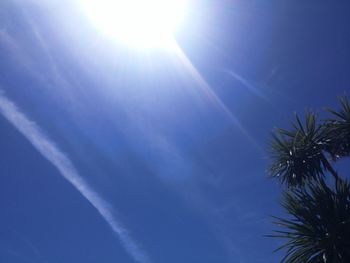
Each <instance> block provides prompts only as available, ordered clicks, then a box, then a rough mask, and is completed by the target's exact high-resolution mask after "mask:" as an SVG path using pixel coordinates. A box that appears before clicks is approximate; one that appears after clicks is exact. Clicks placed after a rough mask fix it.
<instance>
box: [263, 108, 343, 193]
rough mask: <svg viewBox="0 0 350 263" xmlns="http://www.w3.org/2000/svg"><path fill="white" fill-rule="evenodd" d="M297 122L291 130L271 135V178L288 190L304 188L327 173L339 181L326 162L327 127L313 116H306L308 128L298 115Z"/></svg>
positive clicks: (310, 114) (278, 131) (312, 114)
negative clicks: (290, 188) (274, 178)
mask: <svg viewBox="0 0 350 263" xmlns="http://www.w3.org/2000/svg"><path fill="white" fill-rule="evenodd" d="M295 118H296V122H295V123H293V122H292V129H291V130H285V129H277V132H276V134H272V141H271V150H270V157H271V159H272V164H271V166H270V167H269V173H270V175H271V176H272V177H276V178H278V179H279V181H280V182H281V183H284V184H286V186H287V187H295V186H298V187H302V186H304V185H305V184H307V183H308V182H309V181H310V180H319V179H323V178H324V176H325V173H326V172H327V171H328V172H330V173H331V174H332V175H333V176H334V177H335V178H336V179H338V175H337V173H336V171H335V170H334V169H333V167H332V166H331V165H330V163H329V161H328V159H327V158H326V151H325V146H326V145H329V144H326V143H327V142H328V141H329V139H328V137H327V135H328V134H329V132H326V129H325V126H324V125H320V124H319V123H317V118H316V115H315V113H312V112H308V113H307V114H306V117H305V124H302V122H301V120H300V118H299V116H298V115H295ZM328 130H329V129H328ZM328 130H327V131H328Z"/></svg>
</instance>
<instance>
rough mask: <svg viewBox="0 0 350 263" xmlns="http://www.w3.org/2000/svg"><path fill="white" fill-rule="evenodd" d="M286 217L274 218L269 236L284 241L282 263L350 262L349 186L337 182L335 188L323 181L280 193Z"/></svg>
mask: <svg viewBox="0 0 350 263" xmlns="http://www.w3.org/2000/svg"><path fill="white" fill-rule="evenodd" d="M282 206H283V207H284V208H285V210H286V211H287V213H288V215H289V218H288V219H284V218H277V217H274V219H275V220H276V221H275V222H274V223H275V224H277V225H278V226H279V227H280V228H282V230H276V231H275V234H274V235H271V236H272V237H278V238H284V239H286V240H287V241H286V243H285V244H284V245H282V246H281V247H280V248H278V250H286V255H285V257H284V258H283V259H282V261H281V262H282V263H300V262H303V263H311V262H337V263H346V262H350V185H349V183H348V182H346V181H343V180H339V181H338V183H337V185H336V187H335V189H334V190H332V189H331V188H329V187H328V186H327V185H326V183H325V182H324V181H323V180H319V181H313V182H312V183H310V184H309V186H308V187H306V188H302V189H300V188H293V189H290V190H288V191H286V192H285V193H284V197H283V202H282Z"/></svg>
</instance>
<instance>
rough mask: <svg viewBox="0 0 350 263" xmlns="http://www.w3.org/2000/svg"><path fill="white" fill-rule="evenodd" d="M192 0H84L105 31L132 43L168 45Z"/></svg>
mask: <svg viewBox="0 0 350 263" xmlns="http://www.w3.org/2000/svg"><path fill="white" fill-rule="evenodd" d="M187 2H188V0H82V1H81V3H82V7H83V9H84V12H85V13H86V15H87V16H88V17H89V19H90V20H91V22H92V23H93V24H94V26H96V28H97V29H98V30H100V31H101V32H102V33H103V34H105V35H106V36H108V37H111V38H113V39H115V40H118V41H120V42H122V43H124V44H126V45H128V46H133V47H138V48H155V47H156V48H167V47H169V46H171V45H172V44H173V43H172V41H173V35H174V33H175V31H176V29H177V28H178V26H179V25H180V24H181V22H182V21H183V19H184V17H185V15H186V12H187V8H188V6H187V5H188V3H187Z"/></svg>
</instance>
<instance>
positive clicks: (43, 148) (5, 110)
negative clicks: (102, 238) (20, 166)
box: [0, 90, 151, 263]
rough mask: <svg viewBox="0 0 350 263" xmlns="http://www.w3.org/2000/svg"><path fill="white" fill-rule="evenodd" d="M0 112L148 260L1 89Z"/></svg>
mask: <svg viewBox="0 0 350 263" xmlns="http://www.w3.org/2000/svg"><path fill="white" fill-rule="evenodd" d="M0 113H1V115H2V116H3V117H5V118H6V119H7V120H8V121H9V122H10V123H11V124H12V125H13V126H14V127H15V128H16V129H17V130H18V131H19V132H20V133H21V134H22V135H23V136H24V137H26V138H27V140H28V141H29V142H30V143H31V144H32V145H33V146H34V148H35V149H36V150H38V151H39V152H40V154H41V155H42V156H43V157H44V158H46V159H47V160H48V161H49V162H50V163H51V164H52V165H53V166H55V167H56V168H57V170H58V171H59V172H60V174H61V175H62V176H63V177H64V178H65V179H66V180H67V181H68V182H69V183H71V184H72V185H73V186H74V187H75V188H76V189H77V190H78V191H79V192H80V193H81V194H82V195H83V196H84V197H85V198H86V199H87V200H88V201H89V202H90V204H91V205H92V206H93V207H94V208H95V209H96V210H97V211H98V212H99V214H100V215H101V216H102V217H103V218H104V220H105V221H106V222H107V223H108V225H109V226H110V227H111V228H112V230H113V232H114V233H115V234H116V235H117V236H118V238H119V240H120V242H121V244H122V245H123V247H124V248H125V250H126V251H127V252H128V254H129V255H130V256H131V257H132V258H133V259H134V261H135V262H138V263H151V260H150V259H149V257H148V256H147V254H146V253H145V252H144V251H143V250H142V249H141V248H140V247H139V245H138V244H137V243H136V242H135V241H134V240H133V239H132V238H131V237H130V235H129V233H128V231H127V230H126V229H125V227H124V226H123V225H122V224H121V223H120V221H118V220H117V219H116V218H115V216H114V215H113V212H112V210H111V209H110V207H111V206H110V205H109V204H108V203H107V202H106V201H105V200H104V199H103V198H101V196H100V195H99V194H98V193H96V192H95V191H94V190H93V189H92V188H91V187H90V186H89V184H88V183H87V182H86V181H85V180H84V178H82V177H81V176H80V175H79V173H78V172H77V170H76V169H75V167H74V165H73V164H72V162H71V161H70V159H69V158H68V157H67V156H66V155H65V154H64V153H63V152H62V151H61V150H60V149H59V148H58V147H57V146H56V145H55V143H54V142H53V141H51V140H50V139H49V138H48V137H47V136H46V135H45V134H44V133H43V132H42V131H41V130H40V128H39V127H38V125H37V124H36V123H35V122H33V121H31V120H30V119H28V117H27V116H26V115H25V114H24V113H22V112H21V111H20V110H19V109H18V108H17V106H16V105H15V104H14V103H13V102H12V101H11V100H9V99H8V98H7V97H5V96H4V95H3V94H2V93H1V90H0Z"/></svg>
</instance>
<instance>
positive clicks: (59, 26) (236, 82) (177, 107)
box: [0, 0, 350, 263]
mask: <svg viewBox="0 0 350 263" xmlns="http://www.w3.org/2000/svg"><path fill="white" fill-rule="evenodd" d="M47 2H48V1H40V0H36V1H34V0H27V1H20V0H18V1H11V0H3V1H1V2H0V112H1V115H0V133H1V136H0V156H1V158H0V169H1V170H0V171H1V172H0V211H1V213H0V215H1V216H0V261H1V262H6V263H22V262H23V263H24V262H36V263H44V262H45V263H80V262H81V263H90V262H91V263H96V262H101V263H112V262H120V263H129V262H130V263H132V262H137V261H139V263H228V262H233V263H256V262H261V263H273V262H279V259H280V256H281V254H279V253H273V250H274V249H275V248H276V247H278V245H279V244H280V243H279V242H280V241H279V240H273V239H269V238H266V237H264V235H268V234H270V233H271V231H272V229H273V227H274V226H273V225H272V224H271V221H272V220H271V218H270V215H280V214H281V213H282V210H281V208H280V207H279V204H278V202H279V199H280V187H279V186H278V185H277V183H276V182H275V181H273V180H271V179H269V178H268V176H267V174H266V172H265V170H266V168H267V165H268V161H267V158H266V156H267V153H266V149H267V146H268V140H269V136H270V132H271V131H272V129H273V127H276V126H279V127H288V125H289V122H290V120H291V119H292V118H293V112H294V111H297V112H299V113H301V114H302V113H303V112H304V111H305V110H306V109H308V108H311V109H314V110H316V111H319V112H321V111H322V109H323V108H324V107H325V106H330V107H335V108H336V107H337V106H338V104H337V96H340V95H342V94H344V92H348V93H349V91H350V88H349V87H350V48H349V47H350V28H349V25H350V16H349V14H350V3H349V2H348V1H336V2H335V1H323V0H318V1H293V0H285V1H281V0H266V1H258V0H251V1H246V0H245V1H243V0H235V1H233V0H232V1H229V0H226V1H224V0H223V1H215V3H214V1H204V0H197V1H192V5H191V9H190V16H189V17H188V18H187V20H186V23H185V24H184V26H183V27H182V28H181V30H179V31H178V32H177V35H176V39H177V43H178V45H179V47H180V48H181V49H182V51H183V53H184V54H185V55H186V56H187V58H188V59H189V61H191V63H192V64H193V66H194V67H195V68H196V69H197V70H198V72H199V73H200V74H201V76H202V77H203V79H204V80H205V81H206V82H207V84H208V87H210V89H211V91H210V92H208V90H206V89H205V88H203V86H200V84H199V82H198V81H196V78H195V77H194V75H193V74H191V72H190V70H189V69H188V68H186V66H185V65H184V64H182V63H180V59H179V57H177V55H176V54H174V53H172V52H170V51H164V50H148V51H140V50H134V49H132V48H130V47H126V46H123V45H122V44H120V43H115V42H113V41H110V40H108V39H106V38H104V37H103V36H101V34H99V32H97V31H96V30H94V29H93V28H92V27H91V25H90V24H89V23H88V22H87V19H86V17H84V15H83V14H82V12H81V10H79V8H78V7H77V5H75V4H74V1H68V0H66V1H50V3H47ZM213 94H215V95H213ZM215 96H216V98H215ZM217 98H218V99H219V100H218V99H217ZM220 101H221V102H220ZM220 103H221V104H220ZM321 115H322V116H323V113H322V114H321ZM45 149H46V150H45ZM344 167H345V166H344ZM339 169H340V170H342V167H340V168H339ZM65 176H68V177H69V178H73V179H72V180H73V182H69V180H70V179H67V178H66V177H65ZM70 176H72V177H70ZM77 178H80V179H77ZM81 178H83V179H81ZM74 180H76V181H74ZM80 180H82V181H83V183H82V181H80ZM89 198H90V199H89ZM99 209H102V210H99ZM101 211H102V212H101ZM106 211H108V212H106ZM109 215H111V217H109ZM111 218H113V220H112V219H111ZM113 226H117V228H118V227H119V229H122V230H123V231H125V232H123V231H121V232H118V231H114V230H113ZM125 233H127V234H125ZM135 244H136V245H135ZM133 245H135V247H134V246H133ZM143 256H144V258H143ZM138 257H139V260H138V259H137V258H138ZM140 258H141V259H140Z"/></svg>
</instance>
